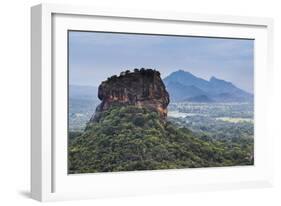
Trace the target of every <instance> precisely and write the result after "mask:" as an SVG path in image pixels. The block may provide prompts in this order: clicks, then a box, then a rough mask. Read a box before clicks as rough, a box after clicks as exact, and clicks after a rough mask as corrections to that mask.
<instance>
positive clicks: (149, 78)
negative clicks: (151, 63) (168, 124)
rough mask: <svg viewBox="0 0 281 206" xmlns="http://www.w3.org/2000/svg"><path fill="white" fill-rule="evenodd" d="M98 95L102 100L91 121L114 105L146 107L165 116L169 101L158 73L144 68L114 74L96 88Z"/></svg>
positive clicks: (97, 118)
mask: <svg viewBox="0 0 281 206" xmlns="http://www.w3.org/2000/svg"><path fill="white" fill-rule="evenodd" d="M98 97H99V99H100V100H101V101H102V102H101V104H100V105H99V106H98V107H97V108H96V113H95V115H93V117H92V118H91V121H99V118H100V117H101V115H102V112H103V111H106V110H107V109H109V108H110V107H111V106H114V105H134V106H139V107H147V108H150V109H153V110H155V111H157V112H159V114H160V116H161V117H162V118H166V116H167V106H168V104H169V101H170V100H169V94H168V92H167V90H166V88H165V85H164V83H163V81H162V79H161V77H160V73H159V72H158V71H156V70H152V69H144V68H142V69H140V70H138V69H135V70H134V71H133V72H130V71H129V70H127V71H125V72H121V74H120V76H116V75H115V76H112V77H110V78H108V79H107V80H106V81H103V82H102V83H101V85H100V86H99V89H98Z"/></svg>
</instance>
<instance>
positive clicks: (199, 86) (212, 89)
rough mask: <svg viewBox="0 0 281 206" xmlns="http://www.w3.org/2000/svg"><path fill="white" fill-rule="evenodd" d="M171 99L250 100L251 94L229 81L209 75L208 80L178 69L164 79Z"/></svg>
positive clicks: (193, 100)
mask: <svg viewBox="0 0 281 206" xmlns="http://www.w3.org/2000/svg"><path fill="white" fill-rule="evenodd" d="M164 83H165V85H166V87H167V90H168V92H169V94H170V97H171V100H172V101H191V102H213V101H214V102H250V101H253V95H252V94H250V93H248V92H246V91H244V90H242V89H240V88H238V87H236V86H235V85H233V84H232V83H231V82H227V81H225V80H221V79H217V78H216V77H211V79H210V80H209V81H207V80H204V79H202V78H199V77H196V76H194V75H193V74H191V73H190V72H186V71H183V70H178V71H176V72H173V73H171V74H170V75H169V76H167V77H166V78H165V79H164Z"/></svg>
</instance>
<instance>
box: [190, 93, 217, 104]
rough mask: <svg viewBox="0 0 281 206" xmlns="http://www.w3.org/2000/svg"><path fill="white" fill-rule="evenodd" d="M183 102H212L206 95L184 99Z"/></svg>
mask: <svg viewBox="0 0 281 206" xmlns="http://www.w3.org/2000/svg"><path fill="white" fill-rule="evenodd" d="M185 101H188V102H198V103H199V102H213V100H212V99H210V98H209V97H208V96H207V95H199V96H194V97H190V98H188V99H186V100H185Z"/></svg>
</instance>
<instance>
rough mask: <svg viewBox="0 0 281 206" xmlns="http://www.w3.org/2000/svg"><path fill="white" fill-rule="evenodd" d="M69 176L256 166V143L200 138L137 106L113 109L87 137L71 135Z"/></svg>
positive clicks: (89, 127)
mask: <svg viewBox="0 0 281 206" xmlns="http://www.w3.org/2000/svg"><path fill="white" fill-rule="evenodd" d="M69 137H70V138H69V158H68V159H69V164H68V166H69V173H70V174H75V173H93V172H112V171H132V170H155V169H177V168H198V167H220V166H237V165H252V164H253V161H254V159H253V142H249V141H246V142H245V140H241V141H240V140H237V139H236V140H235V141H220V140H215V139H213V138H208V136H206V135H201V136H200V135H197V134H195V133H193V132H191V131H190V130H189V129H187V128H185V127H180V126H176V124H173V123H171V122H166V121H165V120H163V119H161V118H160V117H159V115H158V113H156V112H153V111H151V110H149V109H146V108H138V107H135V106H123V107H112V108H111V109H109V110H107V111H106V112H104V114H103V115H102V118H101V119H100V121H99V122H90V123H88V125H87V127H86V129H85V131H84V132H82V133H79V132H76V133H70V134H69Z"/></svg>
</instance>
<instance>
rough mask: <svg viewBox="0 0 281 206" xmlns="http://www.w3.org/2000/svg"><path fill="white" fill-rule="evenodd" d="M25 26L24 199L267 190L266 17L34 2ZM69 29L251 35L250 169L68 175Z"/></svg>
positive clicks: (269, 71) (269, 73) (269, 68)
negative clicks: (27, 136) (27, 138)
mask: <svg viewBox="0 0 281 206" xmlns="http://www.w3.org/2000/svg"><path fill="white" fill-rule="evenodd" d="M116 21H118V24H116ZM156 24H157V25H158V27H157V30H155V25H156ZM133 25H134V26H133ZM31 26H32V28H31V56H32V59H31V73H32V77H31V79H32V86H31V87H32V88H31V93H32V100H31V108H32V114H31V123H32V129H31V196H32V198H34V199H36V200H39V201H54V200H69V199H85V198H97V197H112V196H122V195H136V194H151V193H173V192H189V191H209V190H215V189H221V190H224V189H238V188H249V187H269V186H272V184H273V183H272V182H273V160H272V159H273V151H272V148H273V136H272V134H271V133H270V132H269V129H268V126H267V118H269V117H268V116H267V110H268V108H270V105H271V102H270V98H271V97H270V93H268V92H267V91H268V90H266V89H265V88H270V87H272V85H271V80H272V78H273V60H272V58H273V54H272V51H273V32H272V29H273V21H272V19H269V18H257V17H235V16H221V15H201V14H188V13H174V12H164V13H159V12H149V11H132V10H130V11H128V10H120V9H118V10H114V9H102V8H91V7H83V6H81V7H80V6H79V7H78V6H69V5H56V4H40V5H37V6H34V7H32V8H31ZM171 28H172V29H171ZM190 28H192V30H191V29H190ZM69 29H76V30H95V31H119V32H130V31H131V32H135V33H155V34H162V33H165V34H175V35H187V34H188V35H194V36H215V37H236V38H254V39H255V40H256V42H257V43H256V44H255V60H254V61H255V83H254V84H255V85H254V88H255V165H254V166H251V167H226V168H204V169H181V170H161V171H160V170H157V171H138V172H118V173H114V174H112V173H109V174H100V173H98V174H87V175H68V174H67V171H66V164H67V160H66V154H67V148H66V147H67V146H66V142H65V140H66V132H65V130H64V129H61V128H64V127H65V125H66V122H65V118H66V115H65V113H59V112H58V111H61V110H64V108H65V103H66V102H65V101H67V100H66V99H67V88H66V84H63V83H61V82H65V81H66V79H67V76H66V73H65V72H66V70H65V69H64V68H65V67H66V66H67V61H66V60H67V41H66V40H67V39H66V37H67V36H66V35H65V34H66V33H65V32H67V30H69ZM172 30H173V31H172ZM62 85H64V86H62ZM269 91H270V90H269ZM64 111H65V110H64ZM82 186H83V187H82Z"/></svg>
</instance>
